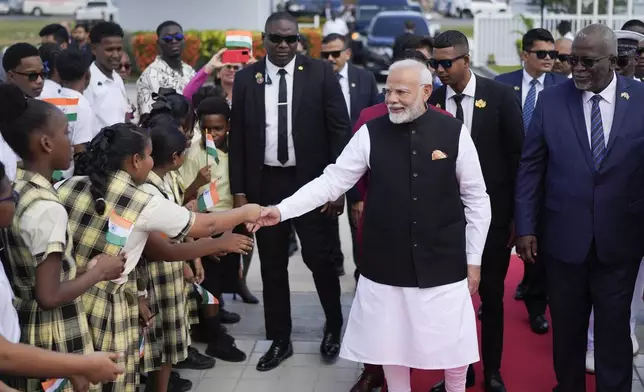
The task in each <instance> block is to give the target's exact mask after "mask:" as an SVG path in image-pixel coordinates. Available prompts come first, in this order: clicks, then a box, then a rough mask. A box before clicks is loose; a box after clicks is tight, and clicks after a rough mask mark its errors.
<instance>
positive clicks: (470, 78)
mask: <svg viewBox="0 0 644 392" xmlns="http://www.w3.org/2000/svg"><path fill="white" fill-rule="evenodd" d="M429 63H430V64H429V65H430V66H431V67H432V68H434V69H435V70H436V73H437V74H438V77H439V78H440V80H441V82H442V83H443V86H442V87H440V88H438V89H436V90H435V91H434V93H433V94H432V96H431V97H430V98H429V101H428V103H429V104H431V105H435V106H437V107H439V108H442V109H445V110H447V111H448V112H450V113H451V114H452V115H454V117H456V118H458V119H460V120H461V121H462V122H463V123H464V124H465V125H466V127H467V129H470V132H471V135H472V139H473V140H474V144H475V145H476V149H477V151H478V154H479V161H480V162H481V169H482V171H483V177H484V179H485V185H486V187H487V193H488V194H489V196H490V203H491V205H492V224H491V226H490V230H489V232H488V235H487V241H486V244H485V248H484V250H483V258H482V263H481V282H480V286H479V294H480V296H481V301H482V303H483V304H484V307H483V312H482V314H481V346H482V354H483V373H484V381H485V391H486V392H505V390H506V389H505V384H504V382H503V378H502V377H501V373H500V370H501V353H502V351H503V291H504V281H505V275H506V273H507V271H508V266H509V263H510V250H511V248H512V246H513V243H514V222H513V218H514V208H513V200H514V183H515V178H516V172H517V169H518V167H519V159H520V157H521V148H522V146H523V121H522V118H521V107H520V106H519V100H518V99H517V98H516V96H515V94H514V92H513V91H512V88H511V87H509V86H507V85H505V84H502V83H499V82H497V81H494V80H490V79H486V78H483V77H481V76H477V75H474V73H473V72H472V71H471V70H470V56H469V44H468V41H467V37H465V35H464V34H463V33H461V32H459V31H454V30H451V31H445V32H444V33H441V34H439V35H438V36H437V37H436V38H435V39H434V56H433V58H432V59H431V60H429ZM474 383H475V375H474V368H473V367H472V366H470V367H469V369H468V373H467V386H473V385H474ZM431 391H432V392H441V391H445V384H444V382H440V383H439V384H437V385H435V386H434V387H433V388H432V389H431Z"/></svg>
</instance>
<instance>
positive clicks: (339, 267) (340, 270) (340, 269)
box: [335, 265, 346, 276]
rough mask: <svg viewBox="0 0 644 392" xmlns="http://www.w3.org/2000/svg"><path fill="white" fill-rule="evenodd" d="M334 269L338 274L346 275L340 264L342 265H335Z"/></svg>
mask: <svg viewBox="0 0 644 392" xmlns="http://www.w3.org/2000/svg"><path fill="white" fill-rule="evenodd" d="M335 270H336V272H337V273H338V276H344V275H346V272H344V266H342V265H340V266H338V267H335Z"/></svg>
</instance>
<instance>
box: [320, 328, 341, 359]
mask: <svg viewBox="0 0 644 392" xmlns="http://www.w3.org/2000/svg"><path fill="white" fill-rule="evenodd" d="M340 341H341V340H340V332H331V331H325V332H324V338H322V343H321V344H320V354H321V355H322V360H323V361H324V362H326V363H328V364H331V363H333V362H335V361H336V360H337V359H338V356H339V355H340Z"/></svg>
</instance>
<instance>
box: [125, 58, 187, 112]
mask: <svg viewBox="0 0 644 392" xmlns="http://www.w3.org/2000/svg"><path fill="white" fill-rule="evenodd" d="M195 74H196V72H195V70H194V69H193V68H192V67H191V66H190V65H188V64H186V63H181V70H175V69H173V68H172V67H170V66H169V65H168V63H166V62H165V61H164V60H163V59H162V58H161V56H158V57H157V58H156V59H155V60H154V61H153V62H152V64H150V65H149V66H148V67H147V68H146V69H145V71H143V73H142V74H141V77H139V80H138V81H137V82H136V95H137V105H138V108H139V113H141V114H145V113H150V111H151V110H152V104H153V103H154V100H153V99H152V94H153V93H158V92H159V88H161V87H163V88H173V89H175V90H176V91H177V93H179V94H183V89H184V88H185V87H186V86H187V85H188V83H190V81H191V80H192V78H193V77H194V76H195Z"/></svg>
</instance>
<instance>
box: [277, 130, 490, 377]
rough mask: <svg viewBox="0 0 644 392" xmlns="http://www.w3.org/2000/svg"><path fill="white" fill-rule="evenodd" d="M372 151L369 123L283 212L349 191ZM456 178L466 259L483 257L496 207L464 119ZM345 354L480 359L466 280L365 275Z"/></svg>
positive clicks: (445, 364)
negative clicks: (427, 283)
mask: <svg viewBox="0 0 644 392" xmlns="http://www.w3.org/2000/svg"><path fill="white" fill-rule="evenodd" d="M422 131H423V130H421V132H422ZM370 152H371V141H370V137H369V130H368V128H367V126H366V125H364V126H363V127H362V128H360V130H358V132H357V133H356V134H355V135H354V136H353V138H352V139H351V141H350V142H349V144H347V146H346V148H345V149H344V151H343V152H342V154H341V155H340V157H339V158H338V159H337V161H336V163H335V164H333V165H329V166H328V167H327V168H326V169H325V171H324V174H322V176H320V177H318V178H317V179H315V180H313V181H311V182H310V183H308V184H307V185H305V186H304V187H302V188H301V189H300V190H299V191H297V192H296V193H295V194H294V195H293V196H291V197H289V198H288V199H286V200H284V201H283V202H282V203H280V204H279V205H278V206H277V208H278V209H279V210H280V213H281V216H282V220H287V219H291V218H293V217H297V216H300V215H303V214H305V213H306V212H308V211H310V210H312V209H314V208H316V207H319V206H321V205H322V204H324V203H326V202H328V201H331V200H336V199H337V198H338V197H340V196H341V195H342V194H344V193H345V192H346V191H348V190H349V189H350V188H351V187H352V186H353V185H354V184H355V183H356V182H357V181H358V180H359V179H360V178H361V177H362V176H363V175H364V173H365V172H366V171H367V169H368V168H369V162H370ZM394 156H395V153H394V154H392V155H391V157H394ZM392 159H394V158H392ZM456 178H457V180H458V183H459V188H460V194H461V200H462V202H463V205H464V208H465V219H466V221H467V226H466V229H465V236H466V249H465V251H466V254H467V263H468V264H470V265H480V264H481V256H482V255H483V247H484V246H485V239H486V237H487V232H488V229H489V225H490V220H491V215H492V214H491V209H490V200H489V197H488V195H487V193H486V190H485V182H484V180H483V174H482V172H481V166H480V164H479V160H478V154H477V152H476V148H475V146H474V142H473V141H472V138H471V137H470V134H469V131H468V130H467V128H466V127H465V126H463V127H462V128H461V134H460V139H459V152H458V157H457V158H456ZM340 356H341V357H343V358H345V359H348V360H352V361H356V362H365V363H371V364H382V365H400V366H408V367H413V368H417V369H449V368H455V367H460V366H464V365H468V364H470V363H474V362H477V361H478V360H479V354H478V342H477V335H476V320H475V316H474V308H473V306H472V299H471V296H470V294H469V290H468V287H467V281H466V280H463V281H460V282H456V283H452V284H448V285H444V286H438V287H432V288H427V289H420V288H417V287H394V286H388V285H384V284H379V283H376V282H373V281H371V280H369V279H366V278H365V277H361V278H360V280H359V282H358V287H357V290H356V296H355V298H354V301H353V306H352V308H351V314H350V316H349V321H348V325H347V330H346V332H345V336H344V339H343V342H342V350H341V352H340Z"/></svg>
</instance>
